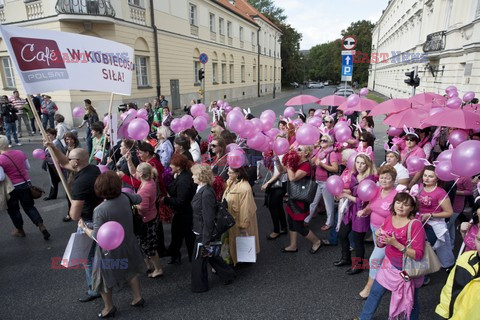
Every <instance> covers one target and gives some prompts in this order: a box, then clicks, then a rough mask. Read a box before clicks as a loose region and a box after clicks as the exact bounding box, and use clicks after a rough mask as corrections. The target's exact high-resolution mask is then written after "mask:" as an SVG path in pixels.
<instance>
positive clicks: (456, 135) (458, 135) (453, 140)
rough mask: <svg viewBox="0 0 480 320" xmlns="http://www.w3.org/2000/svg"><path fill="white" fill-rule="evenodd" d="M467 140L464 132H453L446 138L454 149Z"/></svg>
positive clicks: (466, 134)
mask: <svg viewBox="0 0 480 320" xmlns="http://www.w3.org/2000/svg"><path fill="white" fill-rule="evenodd" d="M467 140H468V133H467V132H465V131H464V130H459V129H457V130H453V131H452V132H450V135H449V136H448V142H450V144H451V145H452V146H453V147H454V148H456V147H457V146H458V145H459V144H460V143H462V142H464V141H467Z"/></svg>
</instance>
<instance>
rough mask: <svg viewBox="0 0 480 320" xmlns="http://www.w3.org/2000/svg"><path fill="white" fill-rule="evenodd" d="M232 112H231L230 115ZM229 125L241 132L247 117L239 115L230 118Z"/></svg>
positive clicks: (232, 129) (230, 127)
mask: <svg viewBox="0 0 480 320" xmlns="http://www.w3.org/2000/svg"><path fill="white" fill-rule="evenodd" d="M230 114H231V113H229V115H230ZM227 117H228V115H227ZM227 125H228V128H229V129H230V130H231V131H233V132H235V133H239V132H241V131H242V130H243V128H244V127H245V118H244V117H240V116H238V118H237V116H236V117H235V118H230V121H229V122H228V120H227Z"/></svg>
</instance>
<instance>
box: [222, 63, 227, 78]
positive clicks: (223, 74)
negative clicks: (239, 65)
mask: <svg viewBox="0 0 480 320" xmlns="http://www.w3.org/2000/svg"><path fill="white" fill-rule="evenodd" d="M226 72H227V65H226V64H225V63H222V83H227V82H226V81H225V79H226V75H225V73H226Z"/></svg>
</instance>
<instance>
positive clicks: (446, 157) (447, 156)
mask: <svg viewBox="0 0 480 320" xmlns="http://www.w3.org/2000/svg"><path fill="white" fill-rule="evenodd" d="M452 155H453V149H448V150H445V151H442V152H441V153H440V154H439V155H438V157H437V159H436V160H437V161H438V162H442V161H449V162H451V161H452Z"/></svg>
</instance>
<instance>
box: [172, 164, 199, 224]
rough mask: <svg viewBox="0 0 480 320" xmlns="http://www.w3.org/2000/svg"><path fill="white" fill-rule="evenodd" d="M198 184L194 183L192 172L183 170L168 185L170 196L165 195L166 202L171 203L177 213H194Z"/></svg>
mask: <svg viewBox="0 0 480 320" xmlns="http://www.w3.org/2000/svg"><path fill="white" fill-rule="evenodd" d="M196 189H197V185H196V184H194V183H193V179H192V173H191V172H190V171H187V170H183V171H182V173H180V174H179V175H178V177H177V178H176V179H174V180H173V181H172V182H171V183H170V184H169V185H168V186H167V192H168V194H169V195H170V196H168V197H165V199H164V202H165V204H166V205H169V206H170V207H171V208H172V209H173V211H175V213H176V214H190V215H191V214H192V206H191V202H192V198H193V196H194V195H195V192H196Z"/></svg>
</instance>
